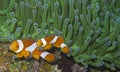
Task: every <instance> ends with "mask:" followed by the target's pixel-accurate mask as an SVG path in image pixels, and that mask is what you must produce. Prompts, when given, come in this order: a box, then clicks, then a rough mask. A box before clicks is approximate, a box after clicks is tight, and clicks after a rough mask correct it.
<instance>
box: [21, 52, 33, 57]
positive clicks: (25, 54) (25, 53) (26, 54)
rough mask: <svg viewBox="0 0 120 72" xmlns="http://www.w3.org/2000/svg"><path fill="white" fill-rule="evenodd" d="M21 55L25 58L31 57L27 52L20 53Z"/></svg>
mask: <svg viewBox="0 0 120 72" xmlns="http://www.w3.org/2000/svg"><path fill="white" fill-rule="evenodd" d="M22 55H23V56H24V57H25V58H27V57H29V56H30V55H31V53H30V52H29V51H22Z"/></svg>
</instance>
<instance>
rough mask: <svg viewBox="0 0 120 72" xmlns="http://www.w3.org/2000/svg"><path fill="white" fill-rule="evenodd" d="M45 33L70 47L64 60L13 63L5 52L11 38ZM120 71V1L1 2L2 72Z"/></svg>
mask: <svg viewBox="0 0 120 72" xmlns="http://www.w3.org/2000/svg"><path fill="white" fill-rule="evenodd" d="M49 35H60V36H62V37H63V38H64V39H65V43H66V44H67V45H68V46H69V48H70V49H71V53H69V54H68V55H67V56H64V54H62V53H60V52H58V53H60V56H61V60H60V61H59V62H58V63H56V65H51V64H49V63H47V62H45V61H41V62H37V61H26V60H24V61H18V62H16V61H14V60H13V59H12V55H13V54H12V53H10V52H8V51H6V46H9V43H10V42H11V41H13V40H16V39H24V38H30V39H34V40H38V39H40V38H42V37H45V36H49ZM74 65H75V67H74ZM76 68H77V70H75V69H76ZM79 69H83V70H82V71H81V70H79ZM91 69H92V70H91ZM119 69H120V0H0V72H35V71H36V70H37V72H83V71H85V72H86V71H87V72H88V71H90V72H98V71H99V72H100V71H103V70H104V71H105V72H113V71H119Z"/></svg>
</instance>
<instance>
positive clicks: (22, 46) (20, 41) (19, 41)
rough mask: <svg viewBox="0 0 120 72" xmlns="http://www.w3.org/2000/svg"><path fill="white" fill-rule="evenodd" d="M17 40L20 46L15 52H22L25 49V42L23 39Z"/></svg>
mask: <svg viewBox="0 0 120 72" xmlns="http://www.w3.org/2000/svg"><path fill="white" fill-rule="evenodd" d="M17 42H18V45H19V48H18V50H17V51H15V52H16V53H19V52H21V51H22V50H23V48H24V44H23V42H22V40H17Z"/></svg>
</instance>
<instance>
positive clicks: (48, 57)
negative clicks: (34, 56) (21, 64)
mask: <svg viewBox="0 0 120 72" xmlns="http://www.w3.org/2000/svg"><path fill="white" fill-rule="evenodd" d="M40 56H41V57H42V58H43V59H44V60H46V61H48V62H50V63H53V62H55V61H56V56H55V55H54V54H51V53H49V52H46V51H45V52H42V53H41V55H40Z"/></svg>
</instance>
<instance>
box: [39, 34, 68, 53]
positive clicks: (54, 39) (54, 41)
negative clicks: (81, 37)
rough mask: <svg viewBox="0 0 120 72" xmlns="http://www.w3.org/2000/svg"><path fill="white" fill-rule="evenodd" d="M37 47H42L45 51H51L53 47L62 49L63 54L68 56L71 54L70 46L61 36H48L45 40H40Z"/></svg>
mask: <svg viewBox="0 0 120 72" xmlns="http://www.w3.org/2000/svg"><path fill="white" fill-rule="evenodd" d="M37 46H38V47H42V48H43V50H49V49H51V48H52V46H55V47H57V48H61V49H62V52H63V53H65V54H67V53H69V48H68V46H67V45H66V44H65V43H64V39H63V38H62V37H61V36H54V35H52V36H48V37H45V38H41V39H38V41H37Z"/></svg>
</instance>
